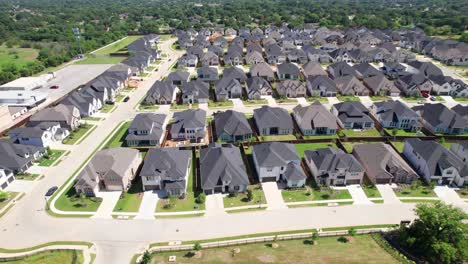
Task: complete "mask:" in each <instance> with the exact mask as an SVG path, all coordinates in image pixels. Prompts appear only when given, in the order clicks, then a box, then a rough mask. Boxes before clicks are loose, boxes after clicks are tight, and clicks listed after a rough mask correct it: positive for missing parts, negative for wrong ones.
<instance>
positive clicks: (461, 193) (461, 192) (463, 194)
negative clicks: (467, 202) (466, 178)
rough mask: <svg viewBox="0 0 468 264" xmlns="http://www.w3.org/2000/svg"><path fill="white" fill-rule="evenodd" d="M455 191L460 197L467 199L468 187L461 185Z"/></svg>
mask: <svg viewBox="0 0 468 264" xmlns="http://www.w3.org/2000/svg"><path fill="white" fill-rule="evenodd" d="M456 192H457V193H458V195H459V196H460V197H461V198H462V199H468V187H462V188H460V189H459V190H457V191H456Z"/></svg>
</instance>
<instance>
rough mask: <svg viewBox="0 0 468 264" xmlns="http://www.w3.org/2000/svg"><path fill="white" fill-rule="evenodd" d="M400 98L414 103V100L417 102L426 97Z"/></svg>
mask: <svg viewBox="0 0 468 264" xmlns="http://www.w3.org/2000/svg"><path fill="white" fill-rule="evenodd" d="M401 99H403V100H404V101H406V102H409V103H416V102H419V101H426V98H424V97H414V96H409V97H401Z"/></svg>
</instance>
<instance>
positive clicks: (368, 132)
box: [338, 128, 382, 138]
mask: <svg viewBox="0 0 468 264" xmlns="http://www.w3.org/2000/svg"><path fill="white" fill-rule="evenodd" d="M338 135H339V136H340V137H349V138H352V137H381V136H382V135H381V134H380V132H379V131H378V130H377V129H376V128H371V129H343V130H340V131H339V132H338Z"/></svg>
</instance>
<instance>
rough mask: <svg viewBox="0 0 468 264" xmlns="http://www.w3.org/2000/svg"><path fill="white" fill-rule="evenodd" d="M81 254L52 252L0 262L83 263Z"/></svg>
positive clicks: (24, 263) (13, 263)
mask: <svg viewBox="0 0 468 264" xmlns="http://www.w3.org/2000/svg"><path fill="white" fill-rule="evenodd" d="M83 261H84V258H83V253H82V252H81V251H77V250H52V251H46V252H42V253H37V254H34V255H31V256H27V257H24V258H21V259H17V260H11V261H6V262H4V261H2V262H4V263H11V264H44V263H47V264H72V263H83Z"/></svg>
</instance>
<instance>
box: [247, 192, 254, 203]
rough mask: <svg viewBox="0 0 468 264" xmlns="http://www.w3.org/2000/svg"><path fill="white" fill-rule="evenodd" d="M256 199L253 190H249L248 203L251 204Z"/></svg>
mask: <svg viewBox="0 0 468 264" xmlns="http://www.w3.org/2000/svg"><path fill="white" fill-rule="evenodd" d="M254 199H255V194H254V192H253V191H252V190H251V189H247V201H249V202H251V201H253V200H254Z"/></svg>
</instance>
